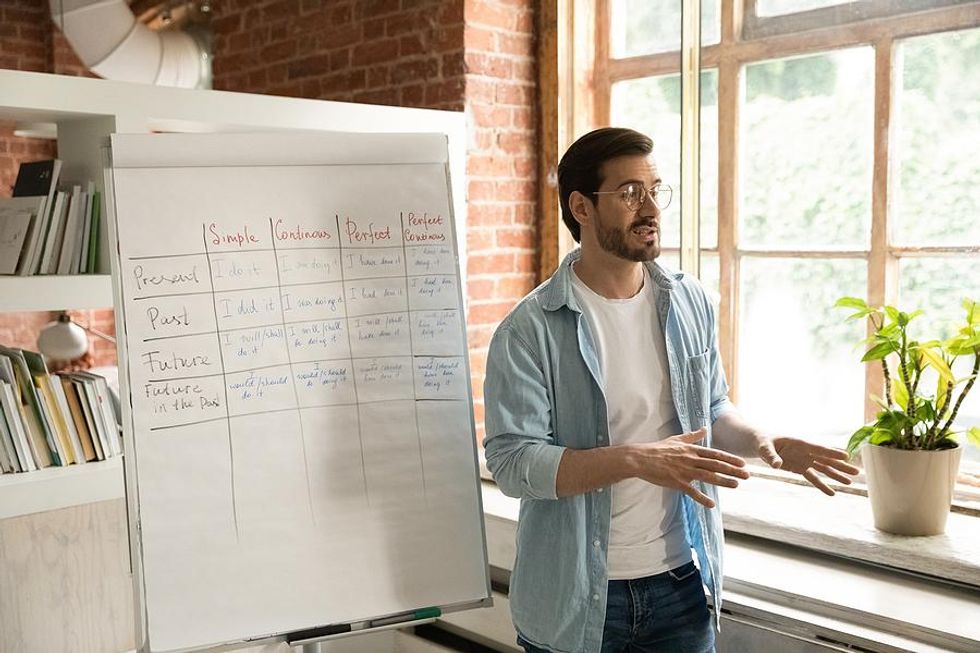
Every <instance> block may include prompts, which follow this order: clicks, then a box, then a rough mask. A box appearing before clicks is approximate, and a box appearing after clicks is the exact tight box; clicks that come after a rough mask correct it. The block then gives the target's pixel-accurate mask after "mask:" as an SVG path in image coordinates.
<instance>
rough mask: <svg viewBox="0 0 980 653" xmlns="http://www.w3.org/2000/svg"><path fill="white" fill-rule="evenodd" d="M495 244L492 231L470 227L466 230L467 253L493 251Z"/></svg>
mask: <svg viewBox="0 0 980 653" xmlns="http://www.w3.org/2000/svg"><path fill="white" fill-rule="evenodd" d="M494 243H495V241H494V237H493V230H492V229H477V228H473V227H470V228H469V229H467V230H466V251H467V252H469V253H470V254H473V253H474V252H480V251H484V250H490V249H493V247H494Z"/></svg>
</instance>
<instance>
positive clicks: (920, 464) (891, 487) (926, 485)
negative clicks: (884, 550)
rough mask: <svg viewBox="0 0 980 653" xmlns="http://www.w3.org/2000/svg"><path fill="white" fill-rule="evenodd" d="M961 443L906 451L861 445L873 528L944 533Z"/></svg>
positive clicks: (958, 465) (893, 531)
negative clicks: (958, 445)
mask: <svg viewBox="0 0 980 653" xmlns="http://www.w3.org/2000/svg"><path fill="white" fill-rule="evenodd" d="M961 453H962V447H956V448H955V449H944V450H942V451H905V450H902V449H893V448H892V447H882V446H878V445H873V444H869V445H866V446H865V447H864V448H863V449H862V450H861V457H862V459H863V460H864V472H865V475H866V476H867V478H868V496H869V497H870V498H871V511H872V512H873V513H874V520H875V528H877V529H879V530H882V531H887V532H889V533H897V534H898V535H940V534H942V533H943V531H945V530H946V518H947V517H948V516H949V507H950V505H951V504H952V502H953V487H954V486H955V484H956V474H957V471H958V470H959V468H960V455H961Z"/></svg>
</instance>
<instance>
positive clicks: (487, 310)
mask: <svg viewBox="0 0 980 653" xmlns="http://www.w3.org/2000/svg"><path fill="white" fill-rule="evenodd" d="M513 307H514V302H491V303H479V304H478V303H471V304H470V307H469V322H470V324H497V323H499V322H500V321H501V320H503V319H504V318H505V317H507V314H508V313H510V310H511V309H512V308H513ZM470 360H471V361H472V357H471V359H470Z"/></svg>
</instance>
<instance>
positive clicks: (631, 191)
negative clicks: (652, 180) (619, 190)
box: [623, 184, 643, 211]
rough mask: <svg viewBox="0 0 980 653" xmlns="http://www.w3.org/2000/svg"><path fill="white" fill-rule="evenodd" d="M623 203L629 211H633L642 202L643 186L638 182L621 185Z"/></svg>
mask: <svg viewBox="0 0 980 653" xmlns="http://www.w3.org/2000/svg"><path fill="white" fill-rule="evenodd" d="M623 204H625V205H626V208H628V209H629V210H630V211H635V210H637V209H638V208H640V205H641V204H643V186H641V185H640V184H627V185H626V186H624V187H623Z"/></svg>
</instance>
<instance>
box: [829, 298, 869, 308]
mask: <svg viewBox="0 0 980 653" xmlns="http://www.w3.org/2000/svg"><path fill="white" fill-rule="evenodd" d="M834 308H856V309H859V310H866V309H867V310H871V309H870V308H869V306H868V302H866V301H864V300H863V299H861V298H860V297H841V298H840V299H838V300H837V301H836V302H835V303H834Z"/></svg>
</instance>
